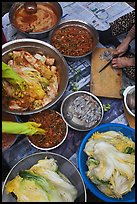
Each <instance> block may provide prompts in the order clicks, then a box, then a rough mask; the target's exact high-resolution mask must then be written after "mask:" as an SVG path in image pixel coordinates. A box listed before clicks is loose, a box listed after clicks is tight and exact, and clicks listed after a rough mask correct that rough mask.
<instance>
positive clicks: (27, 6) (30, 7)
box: [24, 2, 37, 14]
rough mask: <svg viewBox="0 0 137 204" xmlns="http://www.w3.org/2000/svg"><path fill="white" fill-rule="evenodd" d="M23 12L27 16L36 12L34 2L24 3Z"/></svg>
mask: <svg viewBox="0 0 137 204" xmlns="http://www.w3.org/2000/svg"><path fill="white" fill-rule="evenodd" d="M24 8H25V11H26V12H27V13H29V14H34V13H36V12H37V4H36V2H25V3H24Z"/></svg>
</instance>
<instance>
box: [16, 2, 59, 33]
mask: <svg viewBox="0 0 137 204" xmlns="http://www.w3.org/2000/svg"><path fill="white" fill-rule="evenodd" d="M57 20H58V19H57V15H56V14H55V12H54V11H53V9H52V8H51V7H50V6H47V5H42V4H39V3H38V4H37V12H36V13H35V14H29V13H27V12H26V11H25V8H24V7H23V6H21V7H19V9H17V10H16V12H15V15H14V17H13V22H14V24H15V26H16V27H18V28H19V29H20V30H21V31H23V32H42V31H44V30H48V29H50V28H52V27H53V26H54V25H55V24H56V22H57Z"/></svg>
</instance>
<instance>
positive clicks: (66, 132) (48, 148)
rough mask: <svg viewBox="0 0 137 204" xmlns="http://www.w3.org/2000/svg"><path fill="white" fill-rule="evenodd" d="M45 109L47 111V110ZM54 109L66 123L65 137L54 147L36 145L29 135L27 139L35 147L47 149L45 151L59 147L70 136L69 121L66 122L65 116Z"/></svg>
mask: <svg viewBox="0 0 137 204" xmlns="http://www.w3.org/2000/svg"><path fill="white" fill-rule="evenodd" d="M45 111H47V110H45ZM53 111H54V112H56V113H57V114H58V115H60V117H61V118H62V119H63V122H64V124H65V128H66V131H65V135H64V137H63V139H62V140H61V141H60V142H59V143H58V144H57V145H55V146H52V147H45V148H44V147H39V146H37V145H35V144H34V143H33V142H32V141H31V140H30V139H29V137H28V136H27V140H28V141H29V143H30V144H31V145H32V146H33V147H35V148H36V149H39V150H45V151H48V150H53V149H56V148H57V147H59V146H60V145H61V144H62V143H63V142H64V141H65V140H66V138H67V136H68V125H67V123H66V122H65V120H64V118H63V117H62V115H61V114H60V113H59V112H58V111H55V110H53ZM39 114H40V113H39Z"/></svg>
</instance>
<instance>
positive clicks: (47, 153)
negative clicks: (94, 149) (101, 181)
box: [2, 152, 87, 202]
mask: <svg viewBox="0 0 137 204" xmlns="http://www.w3.org/2000/svg"><path fill="white" fill-rule="evenodd" d="M37 155H45V157H46V156H47V157H48V155H50V156H52V157H53V158H54V155H55V156H57V157H61V158H62V159H64V160H65V161H67V162H68V163H70V164H71V165H72V166H73V167H74V169H75V170H76V172H77V173H78V175H79V177H80V179H81V182H82V185H83V189H84V197H85V202H87V192H86V186H85V183H84V181H83V178H82V176H81V174H80V172H79V170H78V168H77V167H76V166H75V164H74V163H73V162H72V161H70V160H69V159H68V158H67V157H65V156H63V155H61V154H58V153H55V152H36V153H33V154H30V155H28V156H26V157H24V158H22V159H20V160H19V161H18V162H17V163H16V164H15V165H14V166H13V167H12V168H11V170H10V171H9V173H8V174H7V176H6V178H5V180H4V182H3V185H2V195H3V193H4V189H5V185H6V182H7V181H8V178H9V176H10V174H11V173H12V172H13V170H14V169H15V168H16V166H18V165H19V164H20V163H21V162H22V161H23V160H25V159H28V158H31V157H32V158H33V156H37Z"/></svg>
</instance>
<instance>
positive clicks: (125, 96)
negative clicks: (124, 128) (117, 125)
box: [123, 85, 135, 117]
mask: <svg viewBox="0 0 137 204" xmlns="http://www.w3.org/2000/svg"><path fill="white" fill-rule="evenodd" d="M133 92H135V85H134V86H128V87H127V88H126V89H125V90H124V92H123V96H124V105H125V107H126V110H127V111H128V113H129V114H130V115H132V116H133V117H135V113H133V112H132V111H131V109H130V108H129V106H128V104H127V95H128V94H130V93H133Z"/></svg>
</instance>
